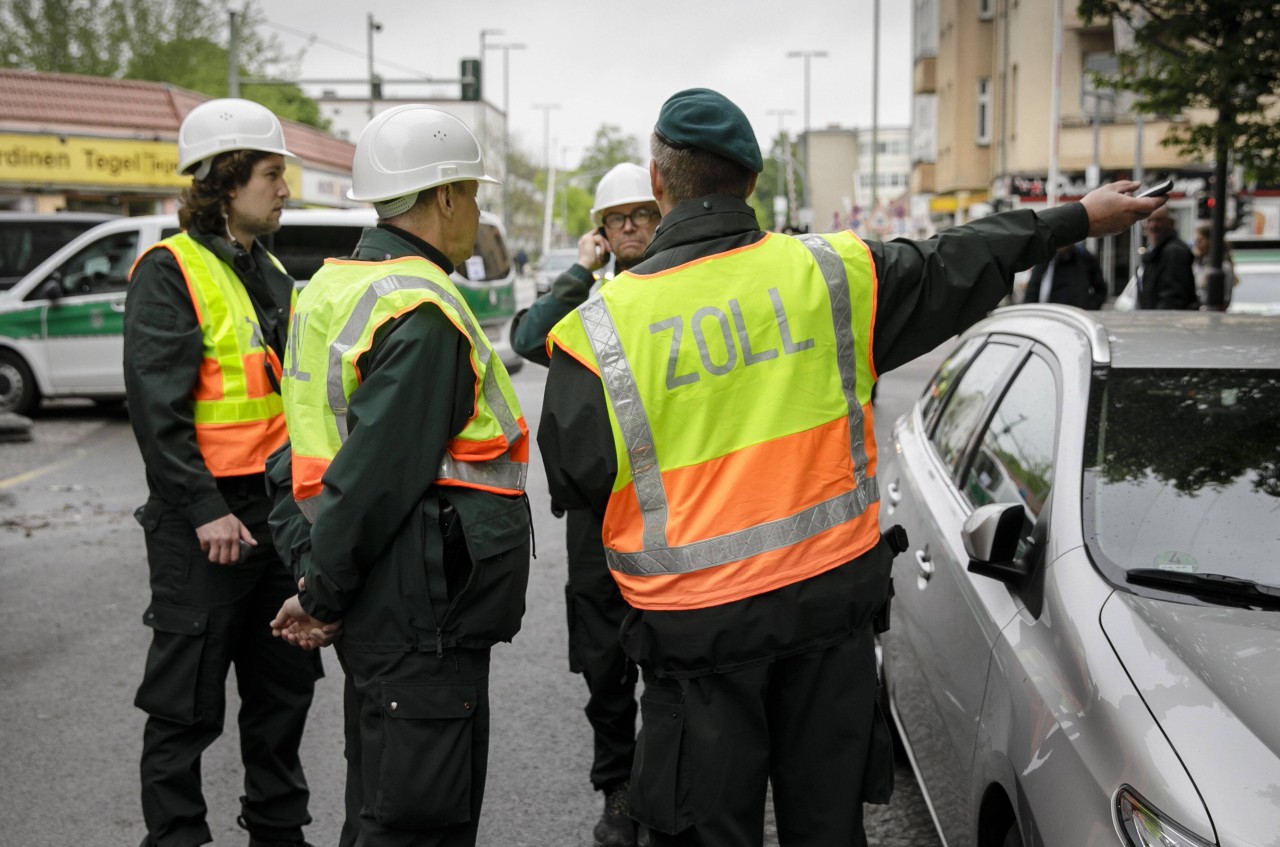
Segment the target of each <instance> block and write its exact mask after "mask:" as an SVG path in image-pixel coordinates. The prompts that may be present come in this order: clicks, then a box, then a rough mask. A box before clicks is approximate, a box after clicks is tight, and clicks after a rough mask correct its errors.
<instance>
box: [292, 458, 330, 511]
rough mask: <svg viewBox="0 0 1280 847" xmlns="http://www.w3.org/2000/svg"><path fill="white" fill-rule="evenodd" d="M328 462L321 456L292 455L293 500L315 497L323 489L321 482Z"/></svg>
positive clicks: (327, 467)
mask: <svg viewBox="0 0 1280 847" xmlns="http://www.w3.org/2000/svg"><path fill="white" fill-rule="evenodd" d="M329 463H330V460H329V459H326V458H323V457H321V456H300V455H298V454H297V453H294V454H293V499H295V500H306V499H307V498H308V497H315V496H316V495H317V494H319V493H320V491H321V490H322V489H323V488H324V485H322V484H321V480H322V479H323V478H324V473H325V471H327V470H329Z"/></svg>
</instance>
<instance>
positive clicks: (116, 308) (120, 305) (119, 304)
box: [111, 300, 124, 314]
mask: <svg viewBox="0 0 1280 847" xmlns="http://www.w3.org/2000/svg"><path fill="white" fill-rule="evenodd" d="M111 311H113V312H119V313H120V314H124V301H123V300H112V301H111Z"/></svg>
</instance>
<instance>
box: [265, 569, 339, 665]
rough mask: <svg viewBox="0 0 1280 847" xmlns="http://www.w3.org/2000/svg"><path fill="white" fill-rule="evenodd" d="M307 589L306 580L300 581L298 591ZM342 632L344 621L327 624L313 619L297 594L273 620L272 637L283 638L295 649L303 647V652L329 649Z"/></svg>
mask: <svg viewBox="0 0 1280 847" xmlns="http://www.w3.org/2000/svg"><path fill="white" fill-rule="evenodd" d="M306 587H307V586H306V580H305V579H300V580H298V591H304V590H306ZM341 632H342V621H335V622H334V623H325V622H324V621H322V620H318V619H316V618H313V617H311V615H309V614H307V612H306V610H304V609H303V608H302V601H301V600H300V599H298V595H297V594H295V595H293V596H292V597H290V598H289V599H288V600H285V601H284V605H283V606H281V607H280V611H278V612H276V616H275V617H274V618H273V619H272V620H271V634H272V635H274V636H276V637H277V638H283V639H284V640H285V641H288V642H289V643H290V644H292V645H293V646H294V647H301V648H302V649H303V650H315V649H316V648H317V647H327V646H329V645H330V644H332V643H333V640H334V639H335V638H337V637H338V635H339V633H341Z"/></svg>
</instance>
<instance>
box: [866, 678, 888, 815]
mask: <svg viewBox="0 0 1280 847" xmlns="http://www.w3.org/2000/svg"><path fill="white" fill-rule="evenodd" d="M880 699H881V698H880V692H879V689H878V688H877V691H876V702H875V715H874V716H873V718H872V721H871V738H870V741H869V742H868V744H867V764H866V767H865V768H864V769H863V772H862V802H864V803H873V804H875V805H878V806H883V805H887V804H888V802H889V799H890V798H891V797H892V796H893V771H894V767H893V732H892V730H890V729H889V721H888V720H887V718H886V717H885V713H884V710H883V709H882V708H881V707H880Z"/></svg>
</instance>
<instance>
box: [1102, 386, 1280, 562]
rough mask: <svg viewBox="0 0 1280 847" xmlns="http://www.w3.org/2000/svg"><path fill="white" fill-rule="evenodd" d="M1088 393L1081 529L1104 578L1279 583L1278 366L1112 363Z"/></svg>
mask: <svg viewBox="0 0 1280 847" xmlns="http://www.w3.org/2000/svg"><path fill="white" fill-rule="evenodd" d="M1090 395H1091V401H1090V410H1089V425H1088V427H1087V432H1086V436H1085V438H1086V442H1085V454H1084V455H1085V456H1086V459H1085V469H1084V522H1085V538H1086V543H1087V544H1088V545H1089V549H1090V553H1091V554H1092V555H1093V558H1094V561H1095V562H1097V563H1099V565H1100V567H1102V568H1103V570H1104V571H1106V572H1107V575H1108V577H1110V578H1111V579H1112V580H1113V581H1117V582H1119V581H1122V580H1123V578H1124V576H1125V573H1126V572H1128V571H1130V570H1134V569H1142V568H1154V569H1159V570H1165V571H1173V572H1181V573H1204V574H1209V573H1212V574H1225V575H1229V576H1233V577H1238V578H1240V579H1247V580H1252V581H1256V582H1259V583H1263V584H1268V585H1276V584H1280V559H1278V558H1277V556H1276V550H1277V549H1280V371H1274V370H1265V371H1264V370H1244V369H1242V370H1155V369H1150V370H1147V369H1137V368H1135V369H1112V370H1110V371H1107V372H1105V373H1100V374H1099V375H1097V376H1095V379H1094V388H1093V390H1092V391H1091V392H1090Z"/></svg>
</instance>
